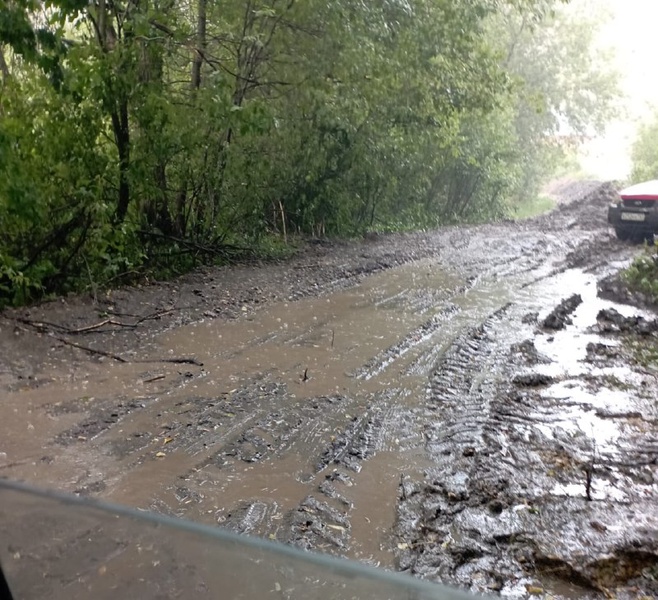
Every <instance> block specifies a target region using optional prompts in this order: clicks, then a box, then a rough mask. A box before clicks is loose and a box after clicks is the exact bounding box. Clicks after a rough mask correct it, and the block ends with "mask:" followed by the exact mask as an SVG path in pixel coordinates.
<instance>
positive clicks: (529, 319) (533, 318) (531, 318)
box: [521, 312, 539, 325]
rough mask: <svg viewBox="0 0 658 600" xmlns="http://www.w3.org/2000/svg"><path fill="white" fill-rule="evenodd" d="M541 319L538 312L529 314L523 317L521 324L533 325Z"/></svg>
mask: <svg viewBox="0 0 658 600" xmlns="http://www.w3.org/2000/svg"><path fill="white" fill-rule="evenodd" d="M538 319H539V313H538V312H529V313H527V314H526V315H524V316H523V318H522V319H521V323H524V324H526V325H530V324H532V323H536V322H537V321H538Z"/></svg>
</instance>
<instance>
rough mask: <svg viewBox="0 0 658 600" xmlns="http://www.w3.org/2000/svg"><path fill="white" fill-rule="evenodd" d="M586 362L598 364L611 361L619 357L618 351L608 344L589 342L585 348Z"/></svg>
mask: <svg viewBox="0 0 658 600" xmlns="http://www.w3.org/2000/svg"><path fill="white" fill-rule="evenodd" d="M586 352H587V355H586V358H585V361H586V362H590V363H593V362H600V361H605V360H613V359H615V358H618V357H619V350H618V349H617V348H615V347H614V346H609V345H608V344H601V343H598V342H590V343H589V344H587V348H586Z"/></svg>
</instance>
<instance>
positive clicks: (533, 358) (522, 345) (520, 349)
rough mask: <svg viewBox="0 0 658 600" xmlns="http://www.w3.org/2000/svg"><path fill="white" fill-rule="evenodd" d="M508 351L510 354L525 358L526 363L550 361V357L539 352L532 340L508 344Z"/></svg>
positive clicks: (534, 363) (533, 363)
mask: <svg viewBox="0 0 658 600" xmlns="http://www.w3.org/2000/svg"><path fill="white" fill-rule="evenodd" d="M510 351H511V352H512V354H516V355H519V356H521V357H522V358H523V359H525V362H526V364H528V365H536V364H539V363H545V364H546V363H550V362H551V361H550V359H549V358H548V357H547V356H544V355H543V354H541V353H540V352H539V351H538V350H537V348H536V346H535V343H534V342H533V341H532V340H524V341H522V342H519V343H518V344H512V345H511V346H510Z"/></svg>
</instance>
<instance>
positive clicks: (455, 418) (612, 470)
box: [396, 305, 658, 598]
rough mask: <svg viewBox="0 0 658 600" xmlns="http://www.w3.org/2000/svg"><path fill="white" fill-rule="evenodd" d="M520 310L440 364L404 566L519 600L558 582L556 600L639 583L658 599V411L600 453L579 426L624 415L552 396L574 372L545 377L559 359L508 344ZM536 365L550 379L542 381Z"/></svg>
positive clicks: (633, 419) (408, 517) (593, 402)
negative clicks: (657, 582)
mask: <svg viewBox="0 0 658 600" xmlns="http://www.w3.org/2000/svg"><path fill="white" fill-rule="evenodd" d="M511 308H513V309H514V310H510V309H511ZM519 308H520V307H510V305H508V306H506V307H504V308H503V309H501V310H500V311H497V312H496V313H495V314H493V315H492V316H491V317H489V318H488V319H487V320H486V321H485V322H484V323H483V324H482V325H481V326H479V327H474V328H471V329H469V330H468V331H466V332H464V333H463V334H462V335H460V336H458V337H457V338H456V339H455V340H454V342H453V343H452V345H451V346H450V347H449V348H448V350H447V351H445V352H444V353H443V355H442V356H441V357H440V359H439V361H438V363H437V366H436V370H435V373H434V375H433V376H432V378H431V383H430V388H429V391H428V395H427V398H426V411H427V417H426V418H425V419H424V420H425V422H426V423H427V425H426V427H425V437H426V447H427V449H428V451H429V452H430V454H431V455H432V457H433V459H434V463H435V465H434V467H433V468H431V469H428V471H427V474H426V477H425V478H424V480H418V479H413V478H411V477H405V478H404V479H403V480H402V482H401V485H400V489H399V502H398V522H397V526H396V530H397V534H398V539H399V543H398V548H399V552H398V566H399V568H400V569H401V570H403V571H409V572H411V573H413V574H415V575H418V576H421V577H423V578H428V579H433V580H440V581H442V582H444V583H449V584H453V585H458V586H460V587H466V588H470V589H471V590H472V591H476V592H481V593H482V592H485V593H486V592H492V591H496V592H501V593H502V594H503V595H504V596H512V597H519V596H521V597H525V595H526V594H527V589H530V588H533V589H537V590H540V589H541V590H542V592H544V587H545V586H547V588H548V590H547V591H551V586H552V585H557V588H556V589H558V590H560V592H557V593H556V592H553V593H554V595H557V596H559V597H565V596H563V595H562V594H565V595H566V597H569V596H570V595H571V594H574V595H577V596H578V597H584V598H599V597H601V596H602V595H605V594H608V592H607V588H608V587H613V588H618V591H620V592H621V590H619V586H620V585H624V583H625V582H627V581H630V580H632V581H633V582H635V584H637V585H640V588H642V587H644V589H645V590H647V597H650V595H651V593H652V592H651V590H652V589H653V588H651V583H650V581H649V580H644V579H642V574H643V573H644V572H645V569H646V568H647V567H648V566H649V565H655V564H656V563H657V562H658V540H657V539H656V538H655V536H654V535H653V534H652V533H651V532H652V531H655V527H656V523H658V510H656V509H657V506H658V499H657V498H656V492H655V488H654V487H653V485H654V482H655V480H656V475H657V472H656V469H655V465H656V460H657V458H658V455H656V454H655V453H654V452H652V451H653V450H654V449H655V448H656V445H655V434H654V433H652V432H651V428H650V427H647V425H649V423H655V422H656V421H655V413H656V410H657V409H656V407H655V403H654V404H650V403H645V410H644V411H639V412H638V411H629V412H623V411H622V412H618V413H617V417H619V419H618V421H617V424H618V426H619V427H620V428H621V429H620V431H619V435H620V436H621V438H619V439H623V438H624V437H627V441H626V443H624V442H622V443H621V444H617V445H616V446H615V442H614V440H612V442H611V444H610V446H609V448H608V449H606V446H605V445H604V444H601V445H597V442H595V441H593V439H592V437H591V436H592V433H593V431H592V432H588V431H587V427H585V429H583V426H582V425H579V423H580V422H581V421H582V419H583V417H584V416H585V417H588V418H589V417H591V415H595V416H596V417H597V418H599V421H598V423H602V422H603V421H606V420H609V419H610V418H614V414H615V413H612V414H610V413H606V411H605V410H602V409H601V408H600V406H598V405H597V399H596V398H594V399H589V400H588V401H583V400H582V399H580V398H579V397H578V396H577V395H575V396H574V397H573V398H571V397H570V396H571V395H572V394H571V393H569V390H571V389H573V388H572V387H566V390H567V392H568V393H567V394H566V395H563V394H558V395H556V394H551V393H550V391H551V390H552V389H553V387H554V386H559V385H566V386H572V384H571V383H569V378H568V376H567V378H566V383H565V381H560V380H561V379H564V377H565V376H564V375H562V376H560V377H558V378H554V377H553V376H545V375H542V374H541V366H542V365H545V363H547V362H550V361H549V360H548V359H547V358H546V357H544V356H542V355H541V353H539V352H537V350H536V348H535V346H534V343H533V342H532V340H525V341H524V342H521V343H517V344H512V346H511V347H510V346H509V345H506V344H503V343H501V338H500V333H501V332H503V331H505V330H507V331H509V329H511V328H513V327H514V325H513V324H512V323H511V322H510V320H511V319H516V318H519V317H520V312H522V311H520V310H519ZM535 335H536V336H537V335H539V336H541V335H542V332H541V330H536V331H535ZM543 335H546V334H543ZM588 356H590V353H589V351H588ZM584 360H588V359H584ZM600 363H601V361H600V360H599V361H598V366H599V367H601V364H600ZM531 367H536V368H539V371H538V373H537V374H536V375H532V372H530V373H528V369H529V368H531ZM519 373H520V374H519ZM515 374H516V375H515ZM607 377H609V376H607ZM604 381H605V382H606V383H608V384H609V381H608V380H604ZM590 383H593V385H594V387H597V385H596V382H592V381H590ZM573 385H575V384H573ZM558 389H565V388H558ZM432 414H434V415H436V416H435V417H434V418H432V416H431V415H432ZM638 420H639V421H640V422H639V423H638ZM588 422H589V421H588ZM642 423H644V425H643V424H642ZM597 427H598V428H599V429H600V426H597V425H595V426H594V427H593V429H596V428H597ZM608 450H610V451H608ZM590 495H591V496H592V497H591V500H588V498H589V496H590ZM647 501H650V502H651V503H652V507H653V508H652V509H651V510H650V511H649V512H648V513H647V514H645V515H642V516H641V517H640V516H639V515H637V516H635V517H633V519H632V520H631V522H630V523H628V516H627V513H628V511H629V507H631V506H635V507H636V508H639V507H641V506H644V505H645V504H644V503H645V502H647ZM622 522H626V523H627V525H626V526H624V527H619V523H622ZM638 581H639V584H638V583H637V582H638ZM555 582H562V583H558V584H556V583H555ZM560 586H562V587H560ZM564 586H572V587H571V589H572V591H571V592H565V591H564ZM647 586H648V587H647ZM653 591H656V590H655V589H654V590H653ZM618 597H620V598H624V597H629V598H630V597H635V596H623V594H622V595H619V596H618Z"/></svg>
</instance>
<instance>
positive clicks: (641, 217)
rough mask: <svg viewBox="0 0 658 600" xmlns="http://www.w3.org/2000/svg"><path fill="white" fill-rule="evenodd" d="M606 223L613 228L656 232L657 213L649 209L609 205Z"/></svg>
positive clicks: (657, 226)
mask: <svg viewBox="0 0 658 600" xmlns="http://www.w3.org/2000/svg"><path fill="white" fill-rule="evenodd" d="M608 223H610V224H611V225H613V226H614V227H629V228H633V229H636V230H645V231H653V232H658V212H656V211H655V210H652V209H650V208H626V207H625V206H621V205H619V204H611V205H610V206H608Z"/></svg>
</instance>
